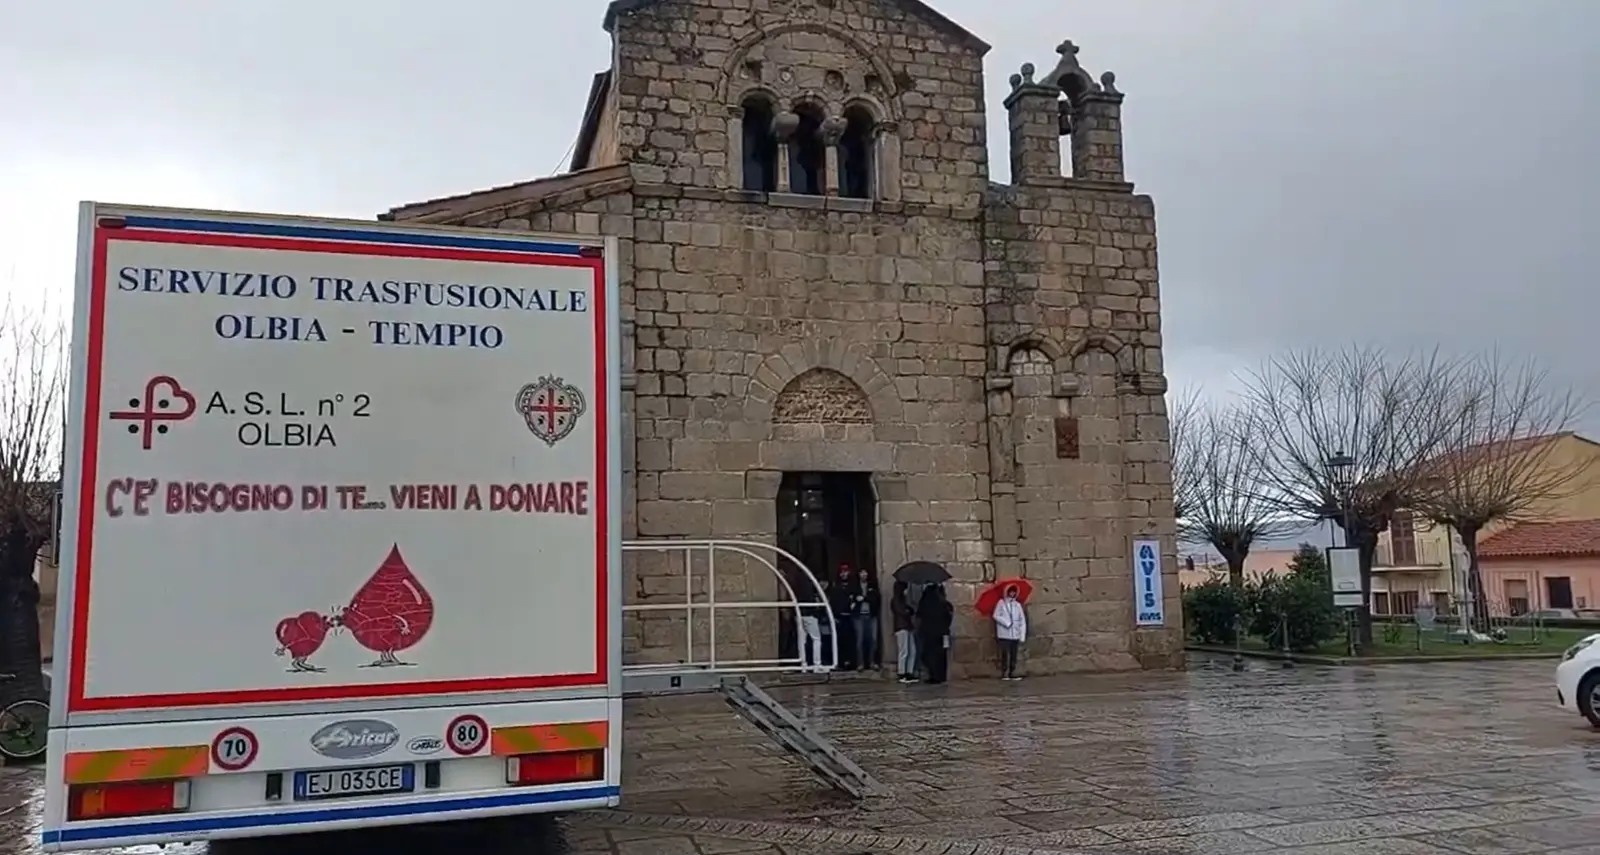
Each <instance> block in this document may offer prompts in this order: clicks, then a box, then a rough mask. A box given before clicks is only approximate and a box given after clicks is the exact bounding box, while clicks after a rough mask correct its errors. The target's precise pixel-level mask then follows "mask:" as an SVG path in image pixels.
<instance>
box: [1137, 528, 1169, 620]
mask: <svg viewBox="0 0 1600 855" xmlns="http://www.w3.org/2000/svg"><path fill="white" fill-rule="evenodd" d="M1133 622H1134V625H1135V626H1166V624H1167V605H1166V599H1165V597H1164V596H1163V595H1162V588H1161V541H1159V540H1135V541H1134V542H1133Z"/></svg>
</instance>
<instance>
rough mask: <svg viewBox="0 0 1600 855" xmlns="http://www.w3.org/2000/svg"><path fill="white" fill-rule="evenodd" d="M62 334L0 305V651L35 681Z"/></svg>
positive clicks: (55, 467)
mask: <svg viewBox="0 0 1600 855" xmlns="http://www.w3.org/2000/svg"><path fill="white" fill-rule="evenodd" d="M65 344H66V336H65V333H64V331H63V329H62V328H61V326H60V325H59V324H55V323H52V322H50V321H48V320H46V319H45V315H44V314H43V313H38V314H32V313H29V312H27V311H24V310H21V309H19V308H17V307H16V306H15V305H14V304H7V305H6V306H5V307H4V308H3V309H0V629H3V633H0V643H3V645H4V647H3V648H0V655H4V657H5V660H6V661H5V666H6V670H10V671H14V672H16V673H18V674H19V675H20V676H22V677H23V678H24V680H25V681H27V682H30V683H37V681H38V679H39V669H40V663H39V654H40V651H39V635H38V621H39V614H38V605H39V589H38V585H37V583H36V582H35V580H34V569H35V563H36V561H37V560H38V555H39V550H40V549H41V548H42V547H43V546H44V545H45V544H46V543H47V542H49V541H50V539H51V538H52V537H54V536H55V531H54V526H53V522H54V520H55V517H56V514H55V508H56V493H57V490H58V489H59V488H60V483H61V451H62V449H61V440H62V430H63V427H64V423H63V415H64V412H65V404H66V388H67V382H66V381H67V355H66V352H65V347H64V345H65Z"/></svg>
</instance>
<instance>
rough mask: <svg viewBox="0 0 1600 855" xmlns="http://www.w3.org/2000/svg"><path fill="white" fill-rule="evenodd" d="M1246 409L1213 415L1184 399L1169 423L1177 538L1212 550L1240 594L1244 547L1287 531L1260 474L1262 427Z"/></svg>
mask: <svg viewBox="0 0 1600 855" xmlns="http://www.w3.org/2000/svg"><path fill="white" fill-rule="evenodd" d="M1247 404H1248V402H1240V403H1236V404H1234V405H1233V406H1230V407H1221V408H1219V407H1217V406H1216V405H1214V404H1207V403H1205V402H1203V401H1202V400H1201V399H1200V397H1199V395H1198V393H1196V392H1191V393H1189V394H1186V395H1184V396H1181V397H1180V398H1179V399H1178V401H1177V402H1176V403H1175V404H1174V406H1173V408H1172V413H1171V417H1170V422H1171V425H1172V486H1173V497H1174V504H1175V505H1176V509H1177V517H1178V536H1179V538H1180V539H1181V540H1183V541H1185V542H1188V543H1206V544H1210V545H1211V547H1212V548H1213V549H1215V550H1217V554H1218V555H1221V556H1222V560H1224V561H1226V562H1227V563H1228V582H1229V584H1231V585H1232V586H1233V590H1234V592H1235V593H1239V592H1240V591H1241V590H1242V589H1243V588H1244V562H1245V559H1246V558H1247V557H1249V555H1250V548H1251V546H1253V545H1254V544H1255V543H1256V542H1257V541H1260V540H1268V539H1271V538H1273V537H1278V536H1280V535H1282V534H1285V533H1287V532H1288V531H1289V528H1290V526H1289V523H1290V520H1289V519H1288V518H1287V517H1286V515H1285V514H1284V512H1283V509H1282V507H1281V506H1280V504H1279V503H1278V502H1277V501H1276V499H1275V496H1276V491H1274V490H1273V486H1274V485H1273V484H1272V482H1271V481H1270V478H1269V475H1268V474H1267V472H1266V470H1265V469H1264V468H1263V467H1262V466H1261V444H1262V439H1263V433H1264V432H1265V427H1264V426H1263V424H1262V422H1261V419H1260V418H1259V411H1258V410H1256V409H1254V408H1253V407H1250V406H1248V405H1247Z"/></svg>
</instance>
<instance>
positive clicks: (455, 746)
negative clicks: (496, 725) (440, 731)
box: [444, 715, 489, 757]
mask: <svg viewBox="0 0 1600 855" xmlns="http://www.w3.org/2000/svg"><path fill="white" fill-rule="evenodd" d="M444 741H445V744H446V745H449V746H450V750H451V751H454V752H455V753H457V754H459V755H461V756H462V757H466V756H469V755H472V754H477V753H478V752H479V751H482V750H483V746H485V745H488V744H489V723H488V722H486V721H484V720H483V718H482V717H480V716H475V715H458V716H456V717H455V720H454V721H451V722H450V727H449V729H447V730H446V731H445V732H444Z"/></svg>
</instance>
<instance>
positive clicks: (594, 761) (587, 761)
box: [506, 748, 606, 787]
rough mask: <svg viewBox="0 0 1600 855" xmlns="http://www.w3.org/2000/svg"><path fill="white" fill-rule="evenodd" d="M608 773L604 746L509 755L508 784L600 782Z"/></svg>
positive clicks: (524, 785) (522, 785)
mask: <svg viewBox="0 0 1600 855" xmlns="http://www.w3.org/2000/svg"><path fill="white" fill-rule="evenodd" d="M605 776H606V752H605V749H603V748H594V749H589V750H587V751H553V752H549V753H541V754H517V755H514V756H512V757H507V758H506V783H508V784H512V785H514V786H520V787H527V786H536V785H540V784H572V783H576V782H578V781H598V780H600V779H601V778H604V777H605Z"/></svg>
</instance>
